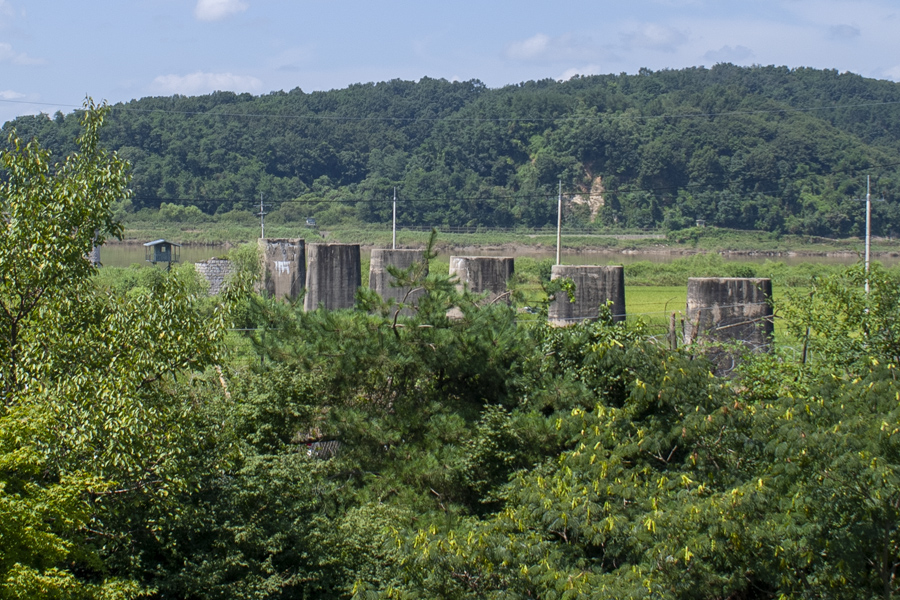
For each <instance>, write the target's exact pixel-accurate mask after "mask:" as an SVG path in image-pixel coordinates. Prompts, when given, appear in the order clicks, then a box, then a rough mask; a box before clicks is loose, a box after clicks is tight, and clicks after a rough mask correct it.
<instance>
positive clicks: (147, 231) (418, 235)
mask: <svg viewBox="0 0 900 600" xmlns="http://www.w3.org/2000/svg"><path fill="white" fill-rule="evenodd" d="M259 231H260V230H259V225H258V224H256V225H254V226H252V227H251V226H250V225H248V224H242V225H240V226H238V225H235V224H228V225H227V226H222V224H214V223H206V224H179V223H162V224H160V223H150V222H129V221H128V220H126V221H125V236H124V239H123V241H122V242H115V243H113V244H111V245H112V246H117V245H123V246H131V245H135V246H140V245H141V244H142V243H144V242H146V241H149V240H153V239H159V238H165V239H168V240H170V241H174V242H177V243H180V244H182V245H183V246H184V247H186V248H209V249H210V254H209V255H210V256H213V255H220V254H224V253H226V252H227V251H228V250H229V249H230V248H232V247H234V246H237V245H240V244H243V243H248V242H252V241H255V240H256V239H257V238H258V236H259ZM265 231H266V236H267V237H274V238H278V237H284V238H304V239H306V241H307V243H316V242H341V243H356V244H360V245H361V246H362V248H363V250H364V251H368V250H371V249H372V248H385V247H390V245H391V242H392V236H391V231H390V229H389V228H385V227H381V228H359V227H344V228H337V227H335V228H329V229H322V230H319V229H312V228H308V227H304V226H299V225H284V224H278V225H271V226H270V225H268V224H267V225H266V229H265ZM428 237H429V233H428V232H424V231H410V230H406V229H402V228H401V229H400V230H398V232H397V245H398V247H402V248H421V247H424V246H425V245H426V244H427V242H428ZM436 250H437V251H438V252H440V253H441V254H460V255H471V254H476V255H478V254H480V255H492V256H501V255H505V256H515V257H519V256H530V257H535V258H544V257H555V254H556V236H555V233H553V234H551V233H545V232H544V231H540V232H534V231H528V230H524V231H519V232H511V231H508V230H504V231H478V232H475V233H455V232H454V233H445V232H439V234H438V239H437V245H436ZM864 252H865V246H864V241H863V240H862V239H859V238H848V239H843V240H837V239H829V238H818V237H810V236H795V235H777V234H773V233H769V232H760V231H736V230H723V229H717V228H714V227H708V228H693V229H689V230H684V231H678V232H670V233H668V234H665V233H663V232H651V233H646V232H644V233H641V232H627V231H624V232H622V231H609V232H603V233H591V234H584V233H583V232H577V233H568V232H566V231H565V230H564V231H563V237H562V248H561V254H562V255H563V256H565V257H566V258H568V259H570V261H575V262H578V263H581V262H590V261H591V260H594V259H599V260H604V261H610V260H612V261H614V262H615V261H616V260H617V259H618V260H619V261H621V262H634V261H636V260H650V261H653V262H667V261H670V260H674V259H676V258H681V257H686V256H693V255H697V254H708V253H715V254H719V255H721V256H722V257H723V258H725V259H726V260H735V261H741V262H748V261H749V262H763V261H765V260H772V261H786V262H789V263H797V262H803V261H804V260H815V261H825V262H842V263H852V262H855V261H857V260H859V259H860V258H861V257H862V256H863V254H864ZM872 258H873V259H875V260H881V261H883V262H885V263H895V262H900V241H898V240H893V239H884V238H876V239H873V241H872ZM563 262H565V261H563Z"/></svg>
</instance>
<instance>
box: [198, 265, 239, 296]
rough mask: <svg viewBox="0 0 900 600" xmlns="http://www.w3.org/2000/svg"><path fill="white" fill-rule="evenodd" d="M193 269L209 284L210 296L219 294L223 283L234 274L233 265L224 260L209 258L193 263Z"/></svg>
mask: <svg viewBox="0 0 900 600" xmlns="http://www.w3.org/2000/svg"><path fill="white" fill-rule="evenodd" d="M194 269H196V270H197V272H198V273H200V275H202V276H203V278H204V279H206V281H207V282H208V283H209V295H210V296H215V295H216V294H218V293H219V292H221V291H222V288H224V287H225V282H226V281H228V278H229V277H230V276H231V275H232V274H233V273H234V265H233V264H231V261H230V260H228V259H225V258H210V259H209V260H204V261H201V262H197V263H194Z"/></svg>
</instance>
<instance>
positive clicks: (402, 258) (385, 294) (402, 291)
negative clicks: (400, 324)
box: [369, 248, 428, 315]
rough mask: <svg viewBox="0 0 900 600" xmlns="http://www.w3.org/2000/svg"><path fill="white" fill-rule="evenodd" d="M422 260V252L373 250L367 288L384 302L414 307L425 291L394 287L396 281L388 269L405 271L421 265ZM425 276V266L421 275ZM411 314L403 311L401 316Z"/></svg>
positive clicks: (423, 257) (426, 266) (423, 255)
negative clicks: (394, 302)
mask: <svg viewBox="0 0 900 600" xmlns="http://www.w3.org/2000/svg"><path fill="white" fill-rule="evenodd" d="M424 260H425V251H424V250H405V249H404V250H387V249H379V248H376V249H373V250H372V255H371V260H370V262H369V287H370V288H371V289H373V290H375V291H376V292H377V293H378V295H379V296H381V297H382V298H384V299H385V300H389V299H392V300H394V301H396V302H398V303H403V304H406V305H408V306H416V305H417V304H418V300H419V298H421V297H422V296H423V295H424V293H425V290H423V289H412V288H410V287H408V286H396V285H394V283H395V282H396V279H395V277H394V276H393V275H391V274H390V272H388V267H394V268H396V269H399V270H401V271H405V270H406V269H409V268H410V267H411V266H413V265H414V264H416V263H423V262H424ZM427 274H428V265H427V264H426V265H425V271H424V273H423V275H427ZM411 313H412V311H411V310H409V309H404V310H403V312H402V313H401V314H404V315H408V314H411Z"/></svg>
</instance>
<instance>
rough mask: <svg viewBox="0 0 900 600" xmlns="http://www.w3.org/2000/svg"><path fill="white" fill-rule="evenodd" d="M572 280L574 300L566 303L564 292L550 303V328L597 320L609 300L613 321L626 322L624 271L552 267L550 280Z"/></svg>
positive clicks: (605, 268)
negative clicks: (551, 326) (602, 307)
mask: <svg viewBox="0 0 900 600" xmlns="http://www.w3.org/2000/svg"><path fill="white" fill-rule="evenodd" d="M560 278H566V279H571V280H572V282H573V283H574V284H575V301H574V302H569V296H568V295H567V294H566V293H565V292H560V293H559V294H557V295H556V298H555V299H554V300H553V302H551V303H550V308H549V311H548V320H549V321H550V324H551V325H557V326H565V325H571V324H573V323H579V322H582V321H591V320H595V319H597V317H598V316H599V313H600V305H601V304H606V302H607V301H610V300H611V301H612V306H611V309H612V314H613V320H615V321H624V320H625V268H624V267H621V266H593V265H554V266H553V267H552V268H551V271H550V279H560Z"/></svg>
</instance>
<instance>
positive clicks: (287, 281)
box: [258, 238, 306, 298]
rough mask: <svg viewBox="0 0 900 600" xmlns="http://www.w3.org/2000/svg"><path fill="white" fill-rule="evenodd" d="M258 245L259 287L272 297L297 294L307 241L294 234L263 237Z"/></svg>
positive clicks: (304, 271) (304, 267)
mask: <svg viewBox="0 0 900 600" xmlns="http://www.w3.org/2000/svg"><path fill="white" fill-rule="evenodd" d="M259 248H260V260H262V278H261V280H260V282H259V285H258V288H259V291H260V292H264V293H266V294H268V295H270V296H272V297H274V298H285V297H287V298H297V297H298V296H299V295H300V292H301V290H302V289H303V284H304V282H305V281H306V242H304V241H303V240H301V239H296V238H290V239H288V238H278V239H274V238H262V239H260V240H259Z"/></svg>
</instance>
